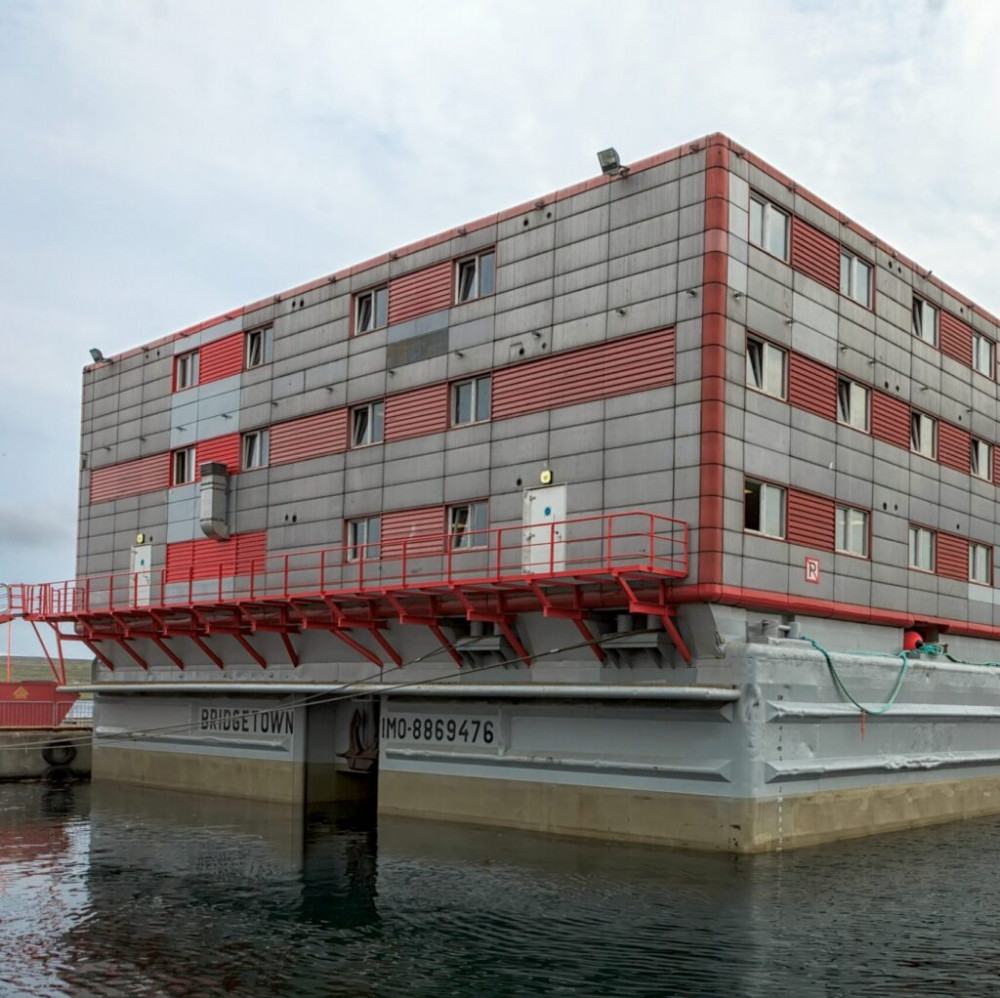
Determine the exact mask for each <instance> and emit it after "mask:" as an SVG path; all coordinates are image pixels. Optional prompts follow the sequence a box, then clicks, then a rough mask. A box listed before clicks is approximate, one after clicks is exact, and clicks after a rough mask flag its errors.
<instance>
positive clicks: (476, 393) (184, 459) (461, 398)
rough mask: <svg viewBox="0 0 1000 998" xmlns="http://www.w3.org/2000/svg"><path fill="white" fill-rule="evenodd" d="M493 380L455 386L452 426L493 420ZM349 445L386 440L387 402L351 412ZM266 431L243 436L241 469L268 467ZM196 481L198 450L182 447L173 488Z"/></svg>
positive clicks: (174, 465)
mask: <svg viewBox="0 0 1000 998" xmlns="http://www.w3.org/2000/svg"><path fill="white" fill-rule="evenodd" d="M491 386H492V378H491V376H490V375H488V374H487V375H484V376H483V377H479V378H469V379H467V380H465V381H458V382H455V384H453V385H452V389H451V390H452V408H451V425H452V426H467V425H470V424H472V423H481V422H485V421H487V420H488V419H489V418H490V394H491ZM350 419H351V422H350V434H351V436H350V445H351V447H352V448H353V447H368V446H370V445H372V444H380V443H382V442H383V441H384V439H385V402H383V401H377V402H366V403H365V404H364V405H359V406H355V407H354V408H353V409H352V410H351V417H350ZM268 438H269V433H268V431H267V429H261V430H251V431H250V432H248V433H244V434H243V435H242V438H241V443H240V470H241V471H250V470H252V469H254V468H265V467H267V463H268V442H269V439H268ZM194 480H195V448H194V445H192V446H190V447H182V448H180V449H179V450H175V451H174V452H173V462H172V470H171V477H170V484H171V485H186V484H188V483H189V482H193V481H194Z"/></svg>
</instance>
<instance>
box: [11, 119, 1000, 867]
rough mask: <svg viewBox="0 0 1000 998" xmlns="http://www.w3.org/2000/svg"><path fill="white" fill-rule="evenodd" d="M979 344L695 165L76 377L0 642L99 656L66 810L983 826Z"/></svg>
mask: <svg viewBox="0 0 1000 998" xmlns="http://www.w3.org/2000/svg"><path fill="white" fill-rule="evenodd" d="M998 336H1000V326H998V320H997V319H996V318H994V317H993V316H991V315H989V314H988V313H987V312H986V311H984V310H983V309H982V308H981V307H979V306H977V305H975V304H973V303H972V302H971V301H970V300H969V299H967V298H966V297H964V296H963V295H961V294H959V293H958V292H957V291H955V290H953V289H952V288H950V287H948V286H947V285H945V284H944V283H942V282H941V281H940V280H939V279H938V278H937V277H932V276H931V274H930V272H929V271H927V270H925V269H923V268H921V267H920V266H918V265H917V264H915V263H914V262H913V261H911V260H909V259H907V258H906V257H905V256H903V255H902V254H901V253H899V252H897V251H896V250H894V249H893V248H892V247H890V246H887V245H886V244H885V243H883V242H882V241H881V240H880V239H878V238H877V237H876V236H874V235H873V234H872V233H870V232H868V231H866V230H865V229H864V228H862V227H861V226H859V225H857V224H856V223H854V222H853V221H851V220H850V219H849V218H847V217H846V216H844V215H843V214H841V213H840V212H839V211H837V210H836V209H834V208H832V207H830V206H829V205H828V204H825V203H824V202H823V201H821V200H820V199H819V198H817V197H815V196H813V195H812V194H810V193H809V192H808V191H806V190H804V189H803V188H801V187H799V186H798V185H797V184H795V183H793V182H792V181H791V180H790V179H789V178H788V177H786V176H784V175H782V174H781V173H780V172H778V171H777V170H775V169H773V168H772V167H770V166H768V165H767V164H766V163H764V162H763V161H761V160H760V159H758V158H757V157H756V156H754V155H753V154H752V153H750V152H749V151H748V150H746V149H744V148H743V147H741V146H740V145H738V144H736V143H735V142H733V141H731V140H730V139H728V138H726V137H725V136H722V135H718V134H716V135H711V136H708V137H706V138H703V139H700V140H698V141H696V142H692V143H689V144H686V145H684V146H681V147H679V148H676V149H673V150H670V151H668V152H665V153H663V154H660V155H657V156H653V157H651V158H649V159H647V160H643V161H642V162H639V163H633V164H631V165H630V167H628V168H620V167H618V165H617V163H616V162H615V161H614V157H610V158H609V159H608V160H607V172H606V173H602V175H600V176H597V177H595V178H593V179H591V180H588V181H585V182H583V183H580V184H577V185H575V186H573V187H570V188H567V189H565V190H561V191H557V192H556V193H554V194H549V195H546V196H544V197H540V198H538V199H536V200H532V201H530V202H528V203H526V204H523V205H520V206H518V207H515V208H511V209H509V210H506V211H502V212H500V213H499V214H496V215H491V216H489V217H487V218H483V219H480V220H478V221H475V222H471V223H468V224H466V225H463V226H460V227H458V228H455V229H452V230H449V231H447V232H444V233H442V234H440V235H437V236H433V237H431V238H428V239H425V240H423V241H421V242H419V243H416V244H413V245H410V246H404V247H402V248H400V249H398V250H396V251H394V252H390V253H386V254H385V255H383V256H381V257H378V258H376V259H374V260H369V261H367V262H365V263H362V264H358V265H356V266H353V267H350V268H349V269H346V270H343V271H340V272H338V273H335V274H331V275H329V276H327V277H323V278H320V279H319V280H315V281H312V282H311V283H308V284H305V285H303V286H301V287H298V288H294V289H292V290H290V291H287V292H284V293H282V294H277V295H274V296H269V297H267V298H266V299H263V300H261V301H258V302H254V303H252V304H249V305H246V306H245V307H242V308H238V309H234V310H233V311H231V312H228V313H226V314H225V315H222V316H218V317H217V318H215V319H211V320H209V321H207V322H203V323H201V324H199V325H197V326H194V327H192V328H190V329H185V330H182V331H181V332H179V333H176V334H173V335H170V336H167V337H165V338H163V339H160V340H157V341H156V342H153V343H149V344H147V345H145V346H142V347H139V348H137V349H134V350H130V351H128V352H126V353H124V354H121V355H119V356H115V357H111V358H107V359H103V358H102V359H100V360H99V362H97V363H95V364H94V365H92V366H90V367H88V368H86V370H85V372H84V384H83V436H82V468H83V470H82V472H81V476H80V533H79V560H78V577H77V578H76V579H74V580H72V581H69V582H66V583H58V584H49V585H41V586H25V587H21V588H20V590H19V591H18V597H17V598H18V599H19V601H20V602H19V612H20V613H22V614H24V615H26V616H29V617H31V618H33V619H34V620H36V621H45V622H47V623H48V624H49V625H51V627H52V628H53V629H54V631H55V633H56V635H57V636H58V643H59V647H60V649H62V647H63V645H64V644H65V643H66V642H68V641H72V642H82V643H83V644H84V645H85V646H86V648H87V649H89V651H90V652H92V653H93V655H94V656H96V658H95V666H94V675H93V682H92V684H91V687H90V688H91V689H93V691H94V692H95V694H96V732H95V746H94V754H93V769H94V779H95V780H104V781H122V782H133V783H141V784H145V785H150V786H159V787H172V788H182V789H188V790H194V791H202V792H207V793H213V794H230V795H236V796H247V797H257V798H261V799H268V800H282V801H287V802H289V803H290V804H294V805H296V806H298V805H301V804H303V803H308V802H309V801H313V800H322V799H330V798H336V797H343V796H349V795H352V794H364V793H377V796H378V803H379V807H380V809H381V810H382V811H383V812H387V813H404V814H411V815H421V816H425V817H431V818H440V819H447V820H452V821H464V822H476V823H485V824H496V825H507V826H517V827H522V828H532V829H540V830H547V831H554V832H558V833H563V834H577V835H589V836H603V837H608V838H622V839H631V840H638V841H647V842H655V843H664V844H673V845H683V846H693V847H699V848H708V849H718V850H730V851H734V852H745V851H757V850H765V849H774V848H788V847H793V846H801V845H806V844H811V843H816V842H822V841H826V840H831V839H837V838H844V837H850V836H857V835H864V834H870V833H873V832H878V831H884V830H889V829H895V828H903V827H907V826H912V825H916V824H921V823H926V822H932V821H943V820H949V819H953V818H959V817H964V816H968V815H973V814H985V813H990V812H996V811H998V810H1000V745H998V741H997V735H996V731H997V719H998V717H1000V682H998V676H997V674H996V667H995V666H993V665H992V664H990V663H993V662H995V661H996V660H997V659H1000V645H998V638H1000V608H998V606H997V602H998V599H997V590H996V589H995V588H994V585H993V581H994V566H993V560H994V550H995V544H996V542H997V540H998V524H997V517H996V509H997V505H996V493H997V486H998V483H1000V457H998V444H1000V423H998V412H997V403H998V393H997V377H996V374H997V368H996V363H997V357H996V353H997V346H996V344H997V339H998ZM906 632H910V633H909V637H908V638H906V639H905V640H907V641H908V642H909V643H910V644H913V643H914V641H915V636H919V638H920V639H922V640H923V641H924V642H925V648H926V649H929V650H926V651H922V652H915V653H914V655H913V656H912V657H905V656H901V655H900V654H899V652H900V649H901V648H902V646H903V644H904V634H905V633H906ZM887 706H888V708H889V709H885V708H886V707H887ZM860 707H863V708H865V709H864V710H862V709H859V708H860ZM880 710H881V711H882V712H881V713H879V711H880Z"/></svg>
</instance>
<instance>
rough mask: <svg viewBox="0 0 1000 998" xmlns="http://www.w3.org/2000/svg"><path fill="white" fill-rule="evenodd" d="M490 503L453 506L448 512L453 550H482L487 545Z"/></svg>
mask: <svg viewBox="0 0 1000 998" xmlns="http://www.w3.org/2000/svg"><path fill="white" fill-rule="evenodd" d="M488 520H489V503H487V502H485V501H484V502H470V503H465V504H464V505H462V506H452V507H451V509H450V510H449V512H448V533H450V534H451V546H452V547H453V548H480V547H485V546H486V543H487V540H488V538H487V536H486V524H487V522H488Z"/></svg>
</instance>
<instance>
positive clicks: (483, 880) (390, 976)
mask: <svg viewBox="0 0 1000 998" xmlns="http://www.w3.org/2000/svg"><path fill="white" fill-rule="evenodd" d="M998 838H1000V820H988V821H976V822H969V823H966V824H962V825H948V826H942V827H939V828H934V829H926V830H923V831H918V832H911V833H906V834H900V835H894V836H888V837H883V838H880V839H874V840H868V841H860V842H853V843H847V844H844V845H837V846H828V847H825V848H823V849H816V850H808V851H802V852H795V853H786V854H784V855H768V856H759V857H749V858H740V859H737V858H733V857H724V856H711V855H708V856H706V855H701V854H692V853H681V852H667V851H662V850H657V849H652V848H645V847H630V846H621V845H609V844H604V843H596V842H578V841H570V840H564V839H562V840H557V839H551V838H547V837H543V836H533V835H529V834H525V833H519V832H508V831H498V830H492V829H471V828H462V827H455V826H448V825H441V824H436V823H431V822H420V821H407V820H403V819H392V820H390V819H385V818H383V819H381V821H380V822H379V825H378V830H377V833H376V828H375V821H374V816H373V815H372V814H371V813H366V812H363V811H362V812H359V811H358V810H357V809H356V805H352V808H351V809H337V808H331V809H329V810H326V811H324V812H322V813H319V814H316V815H313V816H311V817H310V819H309V820H308V821H303V820H301V819H299V820H293V818H292V817H291V816H290V813H289V810H288V809H287V808H284V807H281V806H270V805H261V804H251V803H247V802H234V801H225V800H213V799H211V798H206V797H194V796H187V795H180V794H170V793H163V792H152V791H139V790H133V789H122V788H109V787H102V786H96V787H88V786H75V787H71V788H67V789H60V790H54V789H48V788H45V787H41V786H34V785H0V995H18V996H21V995H46V996H49V995H79V996H92V995H93V996H104V995H107V996H119V995H143V996H160V995H165V996H173V995H178V996H180V995H184V996H189V995H190V996H199V998H200V996H214V995H223V994H228V995H238V996H244V995H245V996H255V998H256V996H272V995H274V996H278V995H281V996H292V995H309V996H312V995H317V996H318V995H323V996H326V995H345V996H346V995H349V996H369V995H371V996H395V995H399V996H404V995H405V996H420V998H422V996H435V998H437V996H445V995H474V996H476V998H485V996H492V995H497V996H500V995H504V996H506V995H614V996H619V995H644V996H645V995H766V996H767V998H773V996H779V995H794V996H802V995H860V994H863V995H898V994H904V993H909V994H919V995H926V994H954V995H963V996H969V995H987V994H994V993H996V992H997V990H998V978H997V974H998V969H1000V941H998V937H997V933H996V931H995V929H994V927H993V925H992V922H991V916H992V915H993V911H994V903H993V898H994V883H995V879H996V878H995V874H994V871H993V866H994V861H993V851H994V849H995V848H996V846H997V843H998Z"/></svg>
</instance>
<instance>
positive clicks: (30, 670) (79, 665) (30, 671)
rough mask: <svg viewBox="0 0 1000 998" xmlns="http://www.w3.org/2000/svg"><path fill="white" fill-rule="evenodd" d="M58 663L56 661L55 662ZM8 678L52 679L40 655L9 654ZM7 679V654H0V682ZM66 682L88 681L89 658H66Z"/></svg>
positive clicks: (16, 679) (73, 683)
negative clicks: (35, 656) (31, 656)
mask: <svg viewBox="0 0 1000 998" xmlns="http://www.w3.org/2000/svg"><path fill="white" fill-rule="evenodd" d="M56 664H57V665H58V662H57V663H56ZM10 678H11V680H12V681H13V682H15V683H16V682H22V681H24V680H25V679H53V678H54V677H53V675H52V670H51V669H50V668H49V663H48V662H47V661H46V659H44V658H42V657H40V656H39V657H37V658H27V657H18V656H17V655H11V657H10ZM6 681H7V656H6V655H3V656H0V682H6ZM66 682H67V684H69V685H73V686H75V685H79V684H82V683H89V682H90V659H89V658H87V659H82V658H77V659H70V658H68V659H66Z"/></svg>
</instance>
